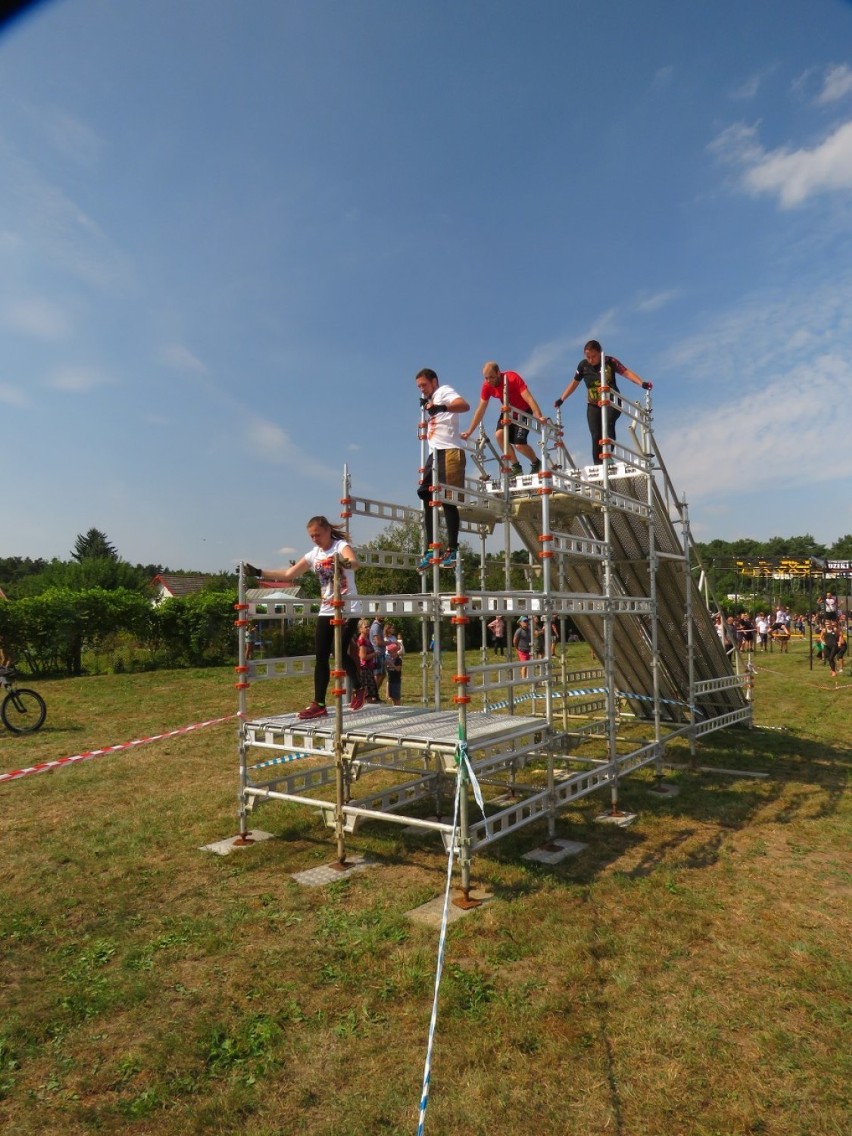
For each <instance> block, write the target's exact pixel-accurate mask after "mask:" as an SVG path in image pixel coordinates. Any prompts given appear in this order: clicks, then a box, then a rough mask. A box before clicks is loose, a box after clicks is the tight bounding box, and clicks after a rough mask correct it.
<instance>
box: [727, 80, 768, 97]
mask: <svg viewBox="0 0 852 1136" xmlns="http://www.w3.org/2000/svg"><path fill="white" fill-rule="evenodd" d="M761 82H762V76H760V75H752V76H750V77H749V78H748V79H746V80H745V82H743V83H740V85H739V86H738V87H735V88H734V90H733V91H731V98H732V99H753V98H754V96H755V95H756V94H757V92H758V91H759V90H760V84H761Z"/></svg>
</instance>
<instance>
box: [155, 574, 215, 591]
mask: <svg viewBox="0 0 852 1136" xmlns="http://www.w3.org/2000/svg"><path fill="white" fill-rule="evenodd" d="M212 579H213V577H212V576H174V575H172V574H171V573H168V572H162V573H161V574H160V575H159V576H155V577H154V579H153V580H152V581H151V584H152V586H153V587H155V588H156V587H159V588H161V589H162V591H163V592H166V593H168V595H170V596H191V595H192V594H193V592H200V591H201V589H202V588H203V587H204V586H205V584H209V583H210V581H211V580H212Z"/></svg>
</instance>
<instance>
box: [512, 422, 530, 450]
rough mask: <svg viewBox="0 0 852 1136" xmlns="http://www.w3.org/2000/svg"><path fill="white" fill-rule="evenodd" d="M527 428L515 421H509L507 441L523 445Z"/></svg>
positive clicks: (526, 435) (527, 434) (515, 444)
mask: <svg viewBox="0 0 852 1136" xmlns="http://www.w3.org/2000/svg"><path fill="white" fill-rule="evenodd" d="M528 436H529V430H528V429H527V428H526V426H519V425H518V423H517V422H510V423H509V441H510V442H511V443H512V445H513V446H525V445H526V442H527V438H528Z"/></svg>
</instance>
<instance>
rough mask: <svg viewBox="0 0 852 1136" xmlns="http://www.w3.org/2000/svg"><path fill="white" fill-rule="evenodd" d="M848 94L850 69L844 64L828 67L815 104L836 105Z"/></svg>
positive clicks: (851, 90) (851, 80) (851, 78)
mask: <svg viewBox="0 0 852 1136" xmlns="http://www.w3.org/2000/svg"><path fill="white" fill-rule="evenodd" d="M849 94H852V67H849V66H847V64H845V63H839V64H837V65H836V66H835V67H830V68H829V69H828V72H827V74H826V76H825V79H824V81H823V85H822V90H821V91H820V93H819V95H818V97H817V102H818V103H820V104H822V105H825V104H826V103H836V102H838V101H839V100H840V99H844V98H846V96H847V95H849Z"/></svg>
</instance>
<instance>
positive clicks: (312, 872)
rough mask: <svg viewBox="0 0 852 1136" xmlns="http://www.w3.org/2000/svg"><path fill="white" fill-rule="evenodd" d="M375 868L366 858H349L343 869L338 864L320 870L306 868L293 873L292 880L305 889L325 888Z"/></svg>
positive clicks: (322, 866)
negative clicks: (366, 869)
mask: <svg viewBox="0 0 852 1136" xmlns="http://www.w3.org/2000/svg"><path fill="white" fill-rule="evenodd" d="M374 867H375V864H373V863H371V862H370V861H369V860H367V858H366V857H365V856H348V857H347V858H346V864H345V866H344V867H342V868H341V867H338V866H337V864H320V866H319V867H318V868H306V869H305V871H304V872H293V875H292V878H293V879H294V880H295V881H296V883H297V884H302V885H303V886H304V887H324V886H325V885H326V884H333V883H336V882H337V881H338V880H345V879H347V877H349V876H351V875H354V873H355V872H363V871H364V869H365V868H374Z"/></svg>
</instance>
